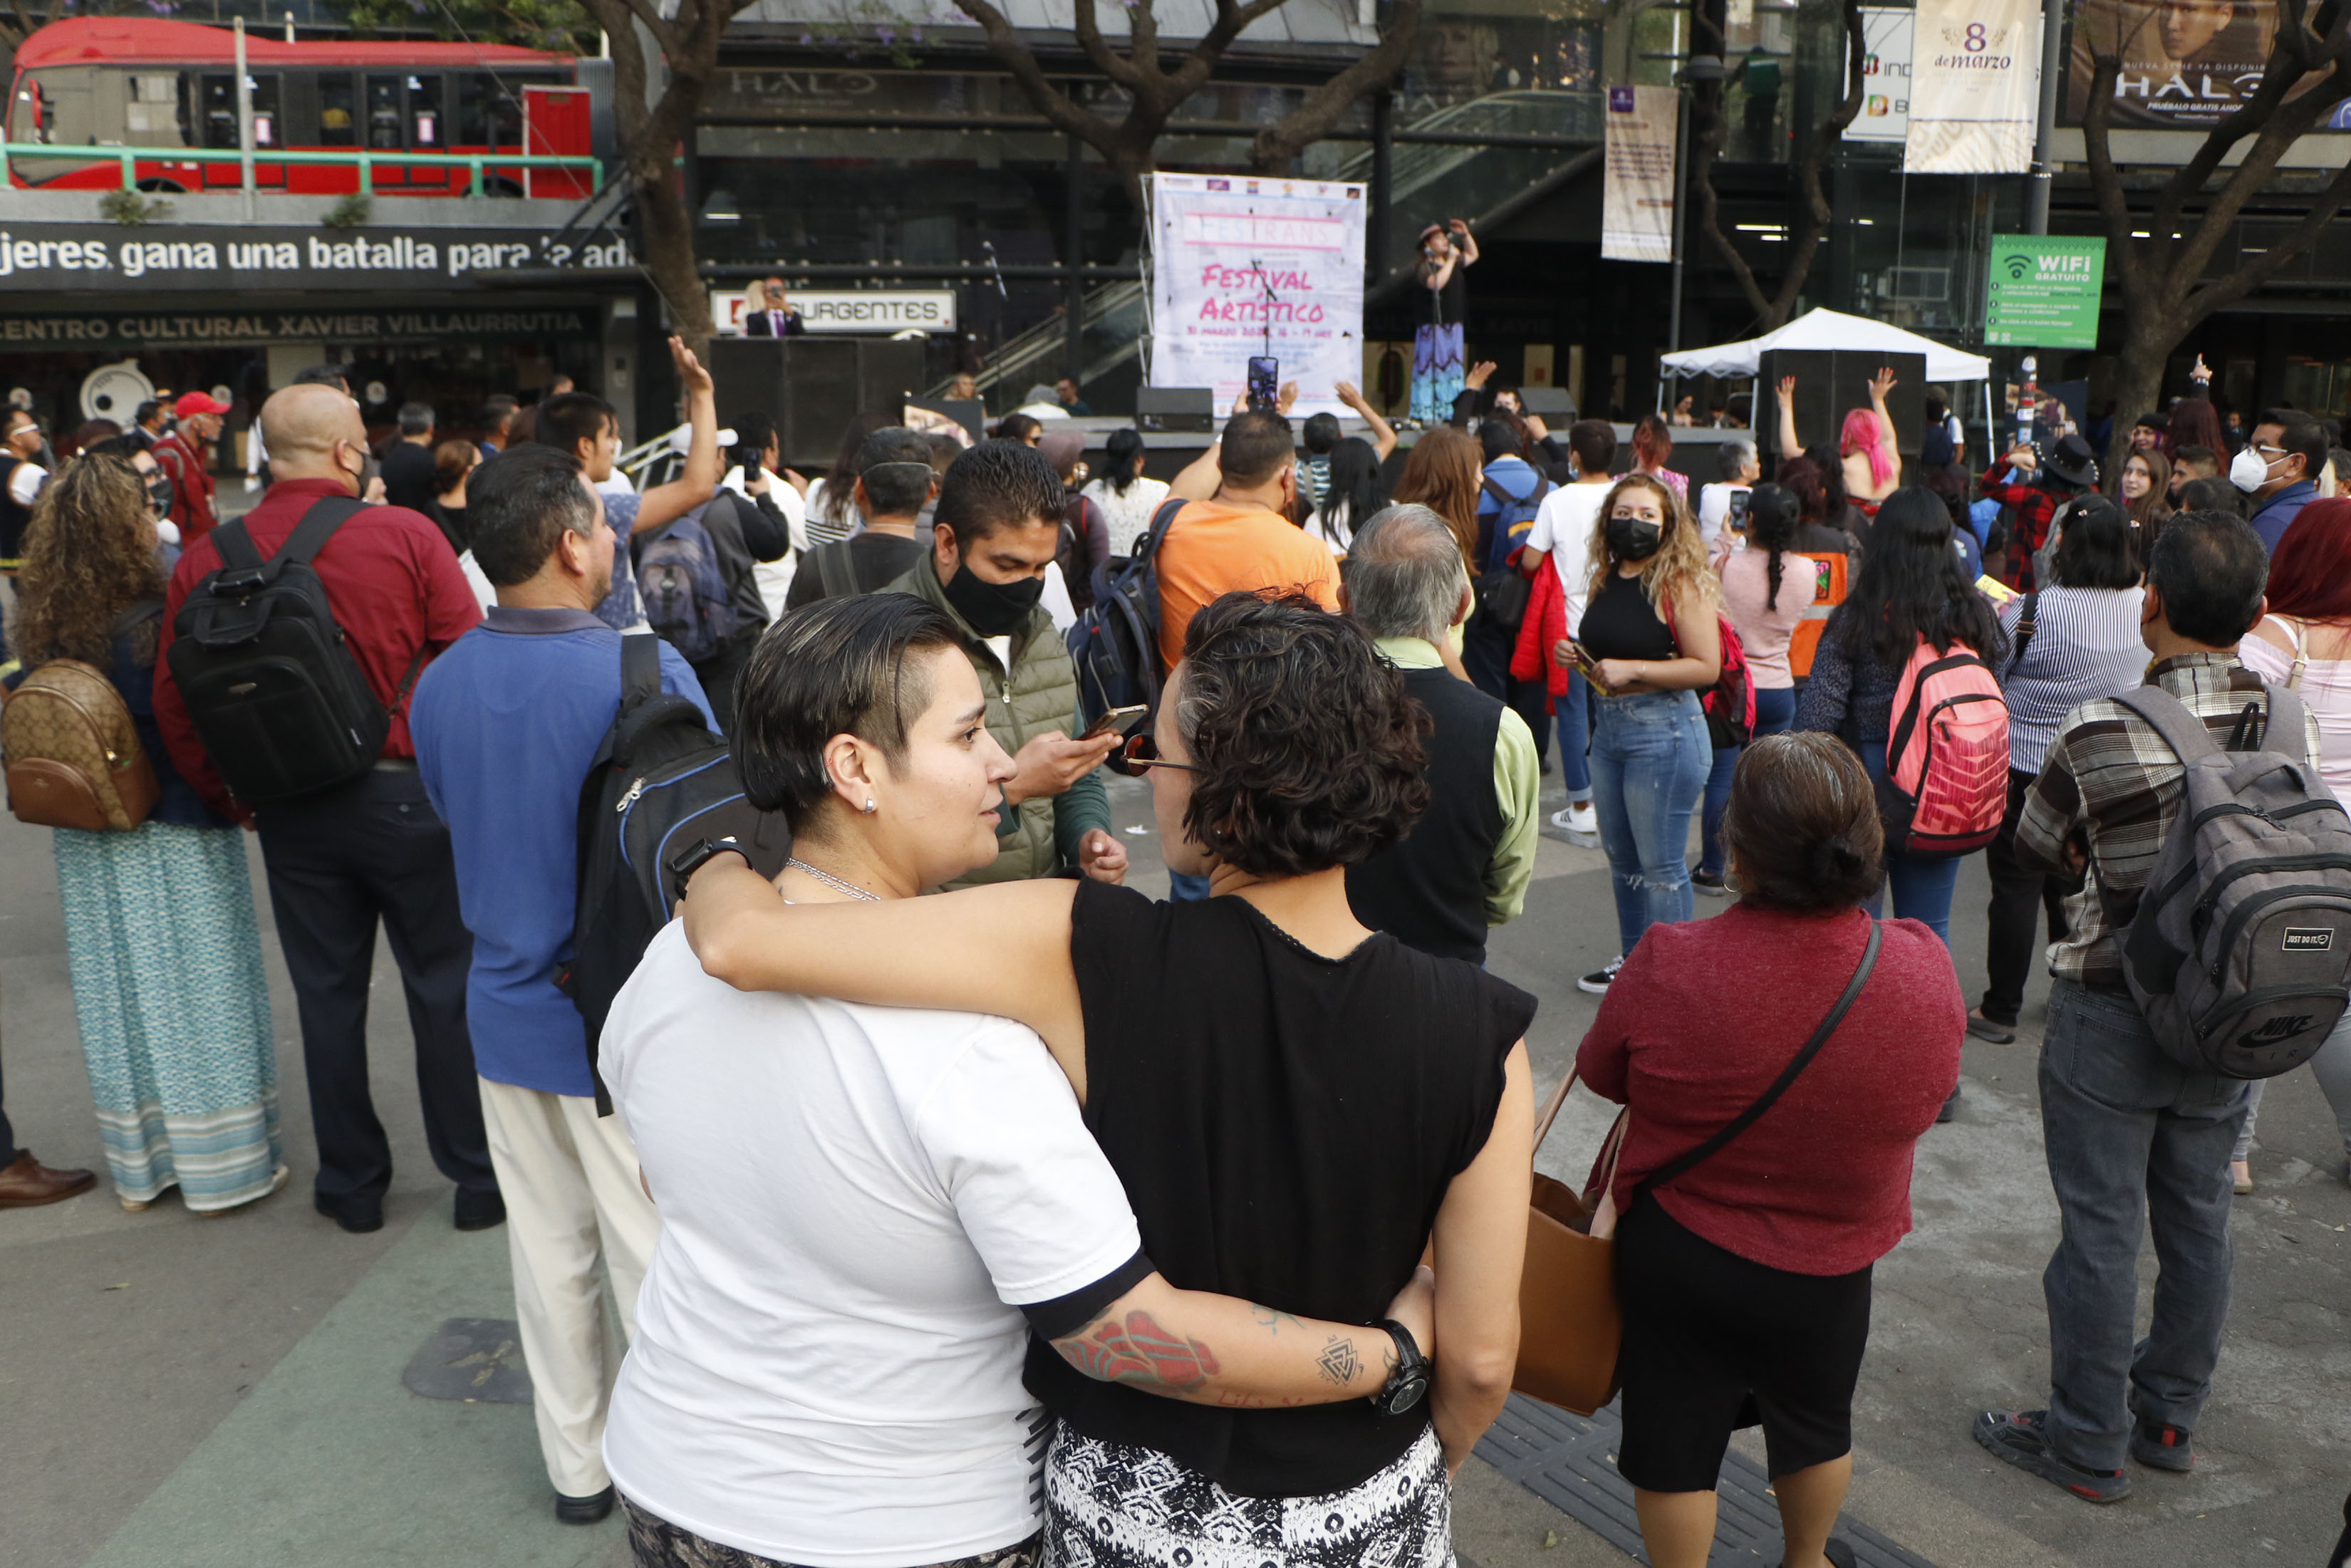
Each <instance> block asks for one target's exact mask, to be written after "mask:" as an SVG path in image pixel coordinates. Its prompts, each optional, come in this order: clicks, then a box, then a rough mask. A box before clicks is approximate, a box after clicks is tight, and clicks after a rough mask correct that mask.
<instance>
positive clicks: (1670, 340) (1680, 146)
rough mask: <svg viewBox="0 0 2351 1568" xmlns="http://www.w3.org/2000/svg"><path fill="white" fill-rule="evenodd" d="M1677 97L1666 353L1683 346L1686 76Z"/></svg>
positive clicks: (1661, 382)
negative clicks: (1671, 293)
mask: <svg viewBox="0 0 2351 1568" xmlns="http://www.w3.org/2000/svg"><path fill="white" fill-rule="evenodd" d="M1674 99H1675V101H1676V103H1677V107H1678V109H1679V111H1680V112H1679V114H1678V116H1677V124H1676V126H1675V129H1674V303H1673V309H1672V311H1671V313H1670V314H1669V315H1668V316H1667V321H1666V352H1667V353H1669V354H1672V353H1678V352H1679V351H1680V350H1681V346H1682V225H1683V223H1684V222H1685V221H1686V217H1687V208H1688V206H1689V121H1690V89H1689V82H1688V81H1687V79H1677V80H1676V81H1675V83H1674ZM1665 395H1666V380H1665V378H1664V377H1663V376H1659V377H1658V378H1657V396H1658V399H1659V400H1660V401H1659V402H1658V404H1657V406H1658V407H1659V408H1663V407H1664V406H1665V403H1664V402H1663V399H1664V397H1665Z"/></svg>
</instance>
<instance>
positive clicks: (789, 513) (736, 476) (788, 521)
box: [718, 463, 815, 621]
mask: <svg viewBox="0 0 2351 1568" xmlns="http://www.w3.org/2000/svg"><path fill="white" fill-rule="evenodd" d="M718 482H719V483H720V484H722V485H724V486H726V487H727V488H728V489H730V490H732V491H734V492H735V493H736V494H737V495H738V496H740V497H743V498H744V499H745V500H747V501H748V500H750V499H751V492H750V491H749V490H747V489H746V488H745V487H744V485H743V465H741V464H740V463H737V464H735V465H732V466H730V467H729V468H728V469H727V470H726V476H725V477H724V478H722V479H720V480H719V481H718ZM768 499H769V500H771V501H773V502H775V503H776V510H778V511H779V512H781V513H783V515H784V531H785V532H786V533H788V534H789V535H790V536H791V542H792V548H791V549H790V550H789V551H788V552H787V553H786V554H784V555H783V556H781V557H779V558H778V559H775V560H755V561H753V562H752V563H751V580H752V582H754V583H755V584H757V585H758V590H759V602H760V603H762V604H764V605H766V606H767V607H768V620H770V621H773V620H776V619H777V618H778V617H779V616H781V615H782V614H783V612H784V595H785V594H787V593H789V592H790V591H791V587H792V573H793V572H794V571H795V570H799V561H800V558H801V557H802V556H804V555H806V554H807V553H808V552H809V551H810V549H814V548H815V547H814V546H813V545H811V544H810V542H809V531H808V503H807V502H805V501H803V500H801V499H800V493H799V491H798V490H796V489H794V488H792V485H791V481H789V479H786V478H784V477H783V476H780V475H777V474H774V473H770V474H769V475H768Z"/></svg>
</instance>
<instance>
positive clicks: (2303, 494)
mask: <svg viewBox="0 0 2351 1568" xmlns="http://www.w3.org/2000/svg"><path fill="white" fill-rule="evenodd" d="M2325 466H2326V430H2325V426H2323V425H2321V424H2320V423H2318V422H2317V421H2316V420H2314V419H2313V418H2311V417H2310V416H2309V415H2308V414H2306V413H2294V412H2292V411H2289V410H2273V411H2272V412H2270V413H2265V414H2263V415H2262V422H2261V423H2259V424H2256V425H2255V426H2253V438H2252V441H2250V442H2248V443H2246V444H2245V449H2244V450H2243V451H2241V452H2240V453H2238V454H2237V456H2236V460H2235V461H2234V462H2232V463H2231V464H2230V465H2229V483H2231V485H2234V486H2236V487H2237V488H2238V489H2240V490H2242V491H2244V492H2245V493H2246V494H2247V495H2249V496H2251V497H2252V498H2253V503H2254V505H2253V515H2252V517H2251V518H2250V519H2249V520H2250V521H2251V522H2252V525H2253V532H2255V533H2257V534H2259V535H2261V536H2262V549H2266V550H2268V551H2269V552H2270V553H2271V554H2272V555H2275V554H2276V553H2277V547H2278V540H2280V539H2282V538H2284V537H2285V531H2286V529H2287V528H2291V527H2292V526H2293V525H2294V518H2296V517H2300V516H2301V515H2302V509H2303V507H2306V506H2308V505H2310V503H2311V502H2313V501H2314V500H2316V499H2318V484H2317V480H2318V471H2319V470H2320V469H2322V468H2324V467H2325Z"/></svg>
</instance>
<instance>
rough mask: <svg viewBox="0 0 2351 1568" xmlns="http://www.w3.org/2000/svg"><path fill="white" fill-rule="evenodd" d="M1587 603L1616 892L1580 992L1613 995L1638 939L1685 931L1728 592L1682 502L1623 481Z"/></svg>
mask: <svg viewBox="0 0 2351 1568" xmlns="http://www.w3.org/2000/svg"><path fill="white" fill-rule="evenodd" d="M1591 551H1592V559H1593V562H1594V563H1595V564H1594V565H1593V570H1592V592H1591V598H1590V601H1589V602H1588V604H1587V606H1586V608H1585V610H1584V612H1583V622H1582V624H1580V625H1579V626H1578V627H1577V628H1576V635H1575V637H1574V640H1573V643H1572V644H1571V643H1561V644H1560V646H1559V647H1558V648H1557V650H1555V652H1554V655H1553V656H1554V657H1556V658H1557V659H1558V661H1559V662H1560V663H1561V664H1568V663H1570V662H1571V660H1574V661H1578V662H1580V664H1581V665H1582V667H1583V672H1584V675H1585V677H1586V678H1587V679H1588V680H1590V681H1591V682H1592V686H1593V707H1594V709H1595V710H1596V711H1595V713H1594V716H1593V729H1592V804H1593V810H1595V811H1597V812H1598V813H1599V817H1600V847H1601V848H1602V849H1603V850H1604V851H1606V852H1607V854H1608V872H1609V883H1610V885H1611V886H1612V887H1613V888H1614V891H1615V894H1616V936H1617V949H1616V956H1615V957H1614V958H1612V959H1610V960H1609V962H1608V963H1607V964H1606V965H1604V967H1601V968H1599V969H1596V970H1594V971H1593V972H1592V973H1591V974H1589V975H1586V976H1584V977H1583V978H1582V979H1580V980H1578V981H1577V982H1576V986H1577V988H1579V989H1582V990H1585V991H1590V992H1592V993H1593V994H1594V995H1604V994H1605V993H1606V992H1607V989H1608V986H1609V982H1610V981H1612V980H1614V978H1615V977H1616V971H1617V969H1618V968H1619V967H1621V966H1622V965H1623V964H1624V962H1625V956H1626V955H1628V954H1630V953H1631V952H1632V951H1633V948H1634V946H1635V944H1636V943H1638V942H1639V941H1640V940H1641V933H1643V932H1644V931H1646V930H1647V929H1648V928H1649V927H1650V926H1651V925H1655V924H1656V923H1657V922H1659V921H1682V920H1687V919H1688V918H1689V917H1690V915H1691V914H1692V910H1691V907H1690V880H1689V866H1688V863H1687V861H1686V860H1685V859H1684V856H1685V855H1686V854H1687V848H1688V844H1689V820H1690V813H1691V812H1692V811H1693V810H1697V808H1698V798H1699V796H1701V795H1702V794H1703V793H1705V790H1706V776H1707V772H1708V769H1709V768H1712V767H1713V765H1714V745H1713V742H1712V741H1711V740H1709V739H1708V737H1707V730H1706V715H1705V713H1704V712H1703V711H1702V710H1701V709H1700V708H1699V706H1698V692H1699V691H1700V690H1702V689H1704V688H1705V687H1708V686H1710V685H1714V683H1715V680H1716V678H1717V677H1718V676H1719V675H1720V674H1721V673H1722V633H1721V628H1720V625H1719V622H1717V621H1716V619H1715V616H1716V609H1715V607H1716V605H1717V603H1718V602H1719V601H1720V597H1721V594H1720V589H1719V584H1718V583H1717V582H1716V580H1715V576H1714V571H1713V569H1712V568H1710V567H1708V565H1707V563H1706V547H1705V545H1704V544H1703V543H1702V542H1701V541H1700V540H1699V538H1698V525H1697V524H1696V523H1695V522H1693V521H1692V520H1691V518H1690V515H1689V510H1688V508H1687V507H1684V506H1683V505H1682V502H1681V497H1678V496H1677V495H1675V494H1674V493H1673V491H1672V490H1670V489H1668V488H1667V486H1665V485H1664V484H1663V483H1661V482H1660V481H1658V480H1657V479H1655V478H1653V477H1651V476H1648V475H1646V474H1628V475H1626V476H1625V477H1624V478H1622V479H1620V480H1618V481H1617V482H1616V485H1615V487H1614V489H1611V490H1610V491H1609V492H1608V498H1607V499H1606V500H1605V501H1604V502H1602V503H1601V506H1600V515H1599V517H1598V518H1597V519H1595V520H1594V522H1593V534H1592V546H1591Z"/></svg>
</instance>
